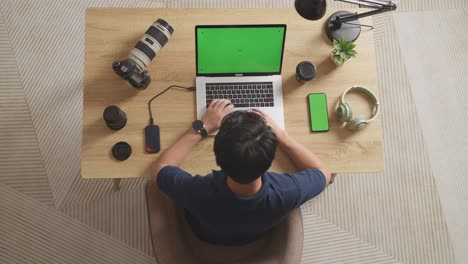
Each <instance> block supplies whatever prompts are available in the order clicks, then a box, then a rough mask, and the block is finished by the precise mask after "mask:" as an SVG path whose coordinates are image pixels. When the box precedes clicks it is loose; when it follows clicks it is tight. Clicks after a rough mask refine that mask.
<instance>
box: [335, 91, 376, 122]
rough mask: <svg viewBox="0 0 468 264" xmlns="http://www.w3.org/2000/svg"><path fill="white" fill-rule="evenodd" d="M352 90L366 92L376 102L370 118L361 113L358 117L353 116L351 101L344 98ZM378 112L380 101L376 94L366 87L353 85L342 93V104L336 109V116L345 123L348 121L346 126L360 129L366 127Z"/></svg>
mask: <svg viewBox="0 0 468 264" xmlns="http://www.w3.org/2000/svg"><path fill="white" fill-rule="evenodd" d="M351 90H356V91H359V92H361V93H363V94H365V95H366V96H367V97H369V98H370V99H371V100H372V102H373V103H374V113H373V114H372V116H371V117H370V118H369V119H365V118H364V116H363V115H359V116H358V117H353V111H352V109H351V105H350V104H349V103H346V102H345V100H344V98H345V95H346V94H347V93H348V92H349V91H351ZM378 114H379V101H378V100H377V97H376V96H375V94H374V93H372V92H371V91H370V90H368V89H366V88H364V87H359V86H353V87H350V88H348V89H346V91H344V92H343V94H342V95H341V100H340V105H339V106H338V109H336V117H337V118H338V120H339V121H340V122H343V123H344V122H346V127H348V128H349V129H351V130H358V129H361V128H364V127H365V126H366V125H367V124H369V123H370V122H372V121H373V120H374V119H375V118H376V117H377V115H378Z"/></svg>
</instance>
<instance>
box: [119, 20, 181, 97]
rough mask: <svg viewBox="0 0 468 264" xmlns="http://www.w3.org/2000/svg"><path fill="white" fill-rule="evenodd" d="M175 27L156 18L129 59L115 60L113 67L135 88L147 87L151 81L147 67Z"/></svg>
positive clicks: (131, 52)
mask: <svg viewBox="0 0 468 264" xmlns="http://www.w3.org/2000/svg"><path fill="white" fill-rule="evenodd" d="M172 33H174V29H173V28H172V27H171V26H170V25H169V24H168V23H167V22H166V21H165V20H163V19H158V20H156V21H155V22H154V23H153V25H151V26H150V27H149V28H148V29H147V30H146V32H145V34H144V35H143V37H142V38H141V39H140V40H139V41H138V43H137V44H136V45H135V47H133V49H132V50H131V51H130V53H129V54H128V59H126V60H122V61H114V62H113V63H112V69H113V70H114V72H115V73H116V74H117V75H119V76H120V77H122V78H123V79H125V80H128V82H129V83H130V84H131V85H132V86H133V87H135V88H138V89H145V88H146V87H148V85H149V83H150V82H151V77H150V74H149V72H148V71H147V70H145V69H146V67H147V66H148V64H149V63H150V62H151V61H152V60H153V58H154V57H155V56H156V54H157V53H158V52H159V50H160V49H161V48H162V47H164V45H166V43H167V41H169V38H170V37H171V36H172Z"/></svg>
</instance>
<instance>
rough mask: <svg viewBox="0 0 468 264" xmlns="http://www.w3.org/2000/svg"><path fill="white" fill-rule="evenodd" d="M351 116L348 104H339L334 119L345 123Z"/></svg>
mask: <svg viewBox="0 0 468 264" xmlns="http://www.w3.org/2000/svg"><path fill="white" fill-rule="evenodd" d="M352 116H353V113H352V110H351V105H349V104H348V103H344V104H340V106H339V107H338V109H336V117H337V118H338V120H339V121H340V122H347V121H348V120H350V119H351V118H352Z"/></svg>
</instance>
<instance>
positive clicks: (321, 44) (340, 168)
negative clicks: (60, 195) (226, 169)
mask: <svg viewBox="0 0 468 264" xmlns="http://www.w3.org/2000/svg"><path fill="white" fill-rule="evenodd" d="M334 11H336V10H329V11H328V14H327V15H326V16H325V17H324V18H323V19H322V20H320V21H308V20H305V19H303V18H301V17H300V16H299V15H298V14H297V13H296V11H295V10H294V9H293V8H291V9H107V8H105V9H102V8H91V9H88V10H87V11H86V37H85V65H84V74H85V76H84V95H83V142H82V154H81V155H82V156H81V175H82V177H83V178H130V177H148V176H149V168H150V164H151V162H153V161H154V160H155V159H156V158H157V157H158V154H146V153H145V152H144V134H143V130H144V127H145V126H146V125H148V120H149V115H148V110H147V103H148V100H149V99H150V98H151V97H152V96H154V95H155V94H157V93H159V92H160V91H162V90H163V89H164V88H166V87H168V86H170V85H172V84H179V85H184V86H192V85H194V81H195V33H194V27H195V25H197V24H259V23H263V24H267V23H284V24H287V32H286V44H285V53H284V59H283V72H282V78H283V93H284V111H285V113H284V114H285V127H286V130H287V131H288V132H289V134H290V135H292V136H293V137H294V138H296V139H297V140H298V141H299V142H301V143H303V144H304V145H306V146H307V147H309V148H310V149H311V150H313V151H314V152H315V153H317V155H318V156H319V157H320V158H321V159H322V160H323V161H324V162H325V163H326V164H328V165H329V167H330V168H331V170H332V172H334V173H340V172H375V171H382V170H383V168H384V163H383V155H382V148H383V146H382V132H381V122H380V118H378V119H377V120H376V121H375V122H373V123H372V124H370V125H369V126H368V127H367V128H365V129H364V130H361V131H359V132H355V133H353V132H351V131H349V130H348V129H346V128H344V127H343V126H342V125H341V124H340V123H339V122H338V121H336V118H335V110H336V106H337V102H338V100H339V97H340V95H341V93H342V92H343V90H345V89H346V88H348V87H350V86H352V85H355V84H359V85H362V86H365V87H368V88H370V89H371V90H373V91H374V92H375V93H376V94H377V95H378V84H377V74H376V65H375V53H374V48H373V45H374V40H373V33H372V31H368V30H367V29H363V32H362V33H361V36H360V37H359V39H358V40H357V42H356V44H357V48H356V50H357V51H358V52H359V54H358V57H357V58H356V59H352V60H351V61H349V62H348V63H347V64H346V65H344V66H343V67H341V68H337V67H336V66H335V65H334V64H333V63H332V62H331V60H330V59H329V53H330V51H331V49H332V45H331V43H330V41H329V40H328V39H327V37H326V36H325V33H324V30H323V25H324V22H325V20H326V18H327V17H328V16H329V15H330V14H331V13H333V12H334ZM157 18H163V19H165V20H166V21H168V22H169V23H170V24H171V25H172V27H173V28H174V30H175V32H174V34H173V36H172V37H171V39H170V40H169V42H168V43H167V44H166V46H165V47H164V48H163V49H162V50H161V51H160V53H158V54H157V56H156V57H155V59H154V60H153V62H152V63H151V64H150V66H149V68H148V69H149V71H150V72H151V77H152V82H151V84H150V85H149V87H148V88H147V89H146V90H141V91H140V90H137V89H135V88H133V87H131V86H130V84H128V83H127V82H126V81H124V80H122V79H121V78H120V77H119V76H117V75H116V74H115V73H114V72H113V71H112V68H111V64H112V61H114V60H116V59H125V58H127V55H128V52H129V51H130V50H131V48H132V47H133V46H134V45H135V44H136V42H137V41H138V40H139V39H140V38H141V36H142V34H143V33H144V32H145V31H146V29H147V28H148V27H149V26H150V25H151V24H152V23H153V21H155V20H156V19H157ZM361 21H362V22H363V23H364V24H371V23H372V21H371V20H370V19H362V20H361ZM304 60H308V61H311V62H313V63H314V64H315V65H316V66H317V67H318V75H317V77H316V78H315V79H314V80H313V81H311V82H309V83H307V84H305V85H301V84H299V83H298V82H297V81H296V80H295V79H294V76H295V68H296V65H297V64H298V63H299V62H301V61H304ZM317 92H324V93H326V94H327V97H328V107H329V116H330V131H329V132H328V133H311V132H310V126H309V114H308V105H307V100H306V96H307V94H309V93H317ZM348 101H350V102H351V104H352V107H353V113H363V114H369V113H370V112H371V107H370V106H369V104H368V103H367V101H366V99H363V98H362V97H360V96H359V95H356V94H351V95H350V96H349V99H348ZM109 105H117V106H119V107H120V108H121V109H122V110H123V111H124V112H125V113H126V114H127V116H128V122H127V125H126V126H125V127H124V128H123V129H122V130H119V131H112V130H110V129H109V128H107V126H106V125H105V122H104V120H103V118H102V113H103V110H104V109H105V108H106V107H107V106H109ZM152 106H153V108H152V109H153V114H154V117H155V123H156V124H158V125H159V126H160V128H161V146H162V151H164V149H166V148H167V147H168V146H170V145H171V144H172V143H174V142H175V140H176V139H177V138H178V137H179V136H181V135H182V134H183V133H184V132H185V131H186V130H187V129H189V128H190V127H191V122H192V121H193V120H194V119H195V117H196V113H195V93H194V92H189V91H184V90H171V91H168V92H167V93H165V94H164V95H162V96H161V97H159V98H157V99H156V100H155V101H154V102H153V104H152ZM118 141H126V142H128V143H129V144H130V145H131V146H132V149H133V154H132V155H131V157H130V158H129V159H128V160H126V161H123V162H120V161H117V160H115V159H114V158H113V157H112V156H111V148H112V146H113V145H114V144H115V143H117V142H118ZM212 146H213V138H212V137H209V138H207V139H205V140H203V141H202V142H200V143H199V144H198V145H197V146H196V147H195V148H194V149H193V151H192V152H191V153H190V155H189V156H188V158H187V159H186V161H185V162H184V163H183V164H182V166H181V167H182V168H183V169H185V170H188V171H189V172H191V173H193V174H197V173H198V174H202V175H204V174H206V173H209V172H210V170H211V169H217V168H218V167H217V166H216V163H215V161H214V155H213V152H212ZM271 170H272V171H277V172H286V171H294V167H293V166H292V164H291V163H290V161H289V160H288V158H287V156H286V155H285V153H283V152H282V151H281V150H278V152H277V156H276V159H275V162H274V163H273V166H272V168H271Z"/></svg>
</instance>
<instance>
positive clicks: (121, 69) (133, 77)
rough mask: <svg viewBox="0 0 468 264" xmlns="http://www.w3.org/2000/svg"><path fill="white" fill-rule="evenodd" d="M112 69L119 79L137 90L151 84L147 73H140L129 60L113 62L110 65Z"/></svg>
mask: <svg viewBox="0 0 468 264" xmlns="http://www.w3.org/2000/svg"><path fill="white" fill-rule="evenodd" d="M112 69H113V70H114V72H115V73H117V74H118V75H119V76H120V77H122V78H123V79H125V80H128V82H129V83H130V84H131V85H132V86H133V87H135V88H137V89H145V88H146V87H148V85H149V84H150V82H151V77H150V74H149V72H148V71H146V70H144V71H141V70H140V69H139V68H138V67H137V65H136V63H135V62H134V61H133V60H131V59H126V60H123V61H114V62H113V63H112Z"/></svg>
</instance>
